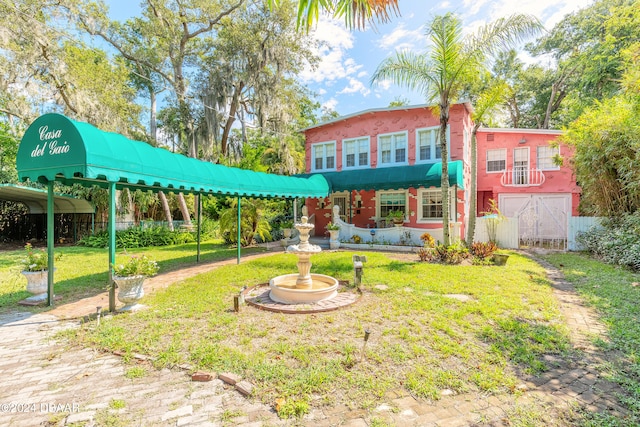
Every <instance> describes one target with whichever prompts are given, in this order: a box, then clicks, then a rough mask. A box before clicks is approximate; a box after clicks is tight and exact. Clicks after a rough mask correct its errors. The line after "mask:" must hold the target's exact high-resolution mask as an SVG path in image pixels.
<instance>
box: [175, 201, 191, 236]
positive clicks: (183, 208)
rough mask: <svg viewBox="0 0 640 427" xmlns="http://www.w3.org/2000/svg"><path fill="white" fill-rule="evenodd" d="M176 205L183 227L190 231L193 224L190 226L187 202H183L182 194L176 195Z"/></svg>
mask: <svg viewBox="0 0 640 427" xmlns="http://www.w3.org/2000/svg"><path fill="white" fill-rule="evenodd" d="M178 205H179V206H180V212H181V213H182V219H183V220H184V227H185V228H187V229H189V230H191V228H193V224H191V215H189V208H187V202H186V201H185V200H184V194H182V193H178Z"/></svg>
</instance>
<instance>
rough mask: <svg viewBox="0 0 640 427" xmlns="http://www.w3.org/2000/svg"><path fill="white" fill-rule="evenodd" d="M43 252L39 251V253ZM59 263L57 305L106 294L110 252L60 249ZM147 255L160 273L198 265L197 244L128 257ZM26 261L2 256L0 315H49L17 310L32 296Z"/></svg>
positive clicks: (217, 252) (207, 247)
mask: <svg viewBox="0 0 640 427" xmlns="http://www.w3.org/2000/svg"><path fill="white" fill-rule="evenodd" d="M39 249H40V248H38V250H39ZM261 250H262V249H260V248H250V249H243V250H242V253H243V254H248V253H253V252H256V251H261ZM54 253H55V255H56V257H57V256H58V255H60V259H59V260H57V261H56V262H55V268H56V271H55V294H56V295H57V296H60V297H62V300H61V301H60V302H58V304H60V303H65V302H70V301H75V300H78V299H80V298H85V297H88V296H92V295H96V294H98V293H101V292H106V289H107V279H108V266H109V252H108V250H107V249H96V248H87V247H83V246H63V247H57V248H55V251H54ZM134 253H135V254H143V253H144V254H147V255H148V256H150V257H151V258H153V259H154V260H156V261H158V265H159V266H160V272H167V271H170V270H174V269H176V268H182V267H187V266H190V265H195V261H196V244H195V243H190V244H184V245H175V246H163V247H155V248H144V249H135V250H132V251H129V254H134ZM235 254H236V249H229V248H228V245H225V244H224V243H222V241H210V242H204V243H201V245H200V257H201V260H202V261H203V262H210V261H217V260H221V259H226V258H232V257H234V256H235ZM23 258H25V251H24V250H14V251H3V252H2V256H0V314H2V313H5V312H7V311H15V310H16V308H17V307H19V309H20V310H31V311H46V308H44V307H40V308H27V307H20V306H17V302H18V301H20V300H23V299H25V298H27V297H29V296H31V294H29V293H28V292H27V291H26V290H25V287H26V283H27V281H26V279H25V278H24V277H23V276H22V274H20V270H21V268H20V266H19V264H20V260H22V259H23ZM120 260H122V261H125V260H126V256H125V255H124V252H123V251H118V252H116V262H120Z"/></svg>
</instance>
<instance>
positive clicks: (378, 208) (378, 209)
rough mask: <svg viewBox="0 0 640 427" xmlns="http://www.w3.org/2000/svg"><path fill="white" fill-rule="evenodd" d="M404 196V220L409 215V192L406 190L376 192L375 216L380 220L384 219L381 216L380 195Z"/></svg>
mask: <svg viewBox="0 0 640 427" xmlns="http://www.w3.org/2000/svg"><path fill="white" fill-rule="evenodd" d="M397 193H403V194H404V214H405V215H404V216H405V219H406V218H407V216H408V215H409V192H408V191H407V190H379V191H376V216H377V217H378V218H380V219H385V218H386V216H383V215H382V203H381V202H382V195H384V194H397Z"/></svg>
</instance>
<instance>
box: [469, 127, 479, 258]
mask: <svg viewBox="0 0 640 427" xmlns="http://www.w3.org/2000/svg"><path fill="white" fill-rule="evenodd" d="M479 127H480V124H479V123H476V124H475V125H473V131H472V133H471V188H470V189H469V193H470V196H469V197H471V200H470V201H469V222H468V227H469V229H468V230H467V247H469V246H471V245H472V244H473V239H474V237H475V234H476V218H477V216H478V215H477V211H478V140H477V133H478V128H479Z"/></svg>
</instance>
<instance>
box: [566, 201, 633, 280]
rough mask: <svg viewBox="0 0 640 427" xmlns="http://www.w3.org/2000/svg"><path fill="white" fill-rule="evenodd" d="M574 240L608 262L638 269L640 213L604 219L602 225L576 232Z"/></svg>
mask: <svg viewBox="0 0 640 427" xmlns="http://www.w3.org/2000/svg"><path fill="white" fill-rule="evenodd" d="M576 240H577V241H578V243H580V244H581V245H582V246H583V247H584V248H585V250H587V251H588V252H590V253H592V254H593V255H594V256H596V257H597V258H599V259H601V260H602V261H604V262H606V263H608V264H615V265H622V266H625V267H629V268H631V269H633V270H637V271H640V213H635V214H629V215H624V216H622V217H619V218H611V219H607V220H604V221H603V222H602V227H592V228H591V229H589V230H588V231H585V232H582V233H578V235H577V236H576Z"/></svg>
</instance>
